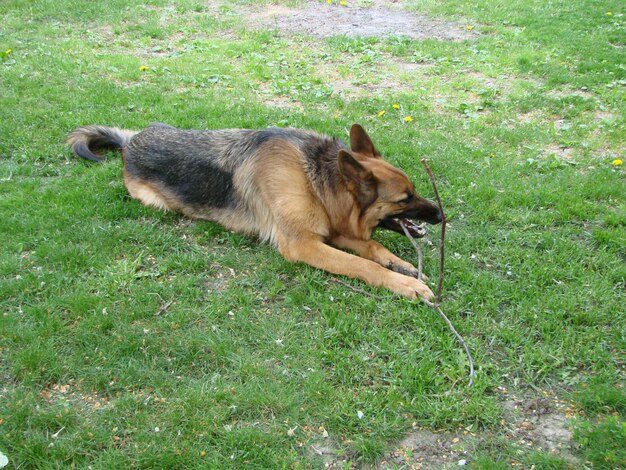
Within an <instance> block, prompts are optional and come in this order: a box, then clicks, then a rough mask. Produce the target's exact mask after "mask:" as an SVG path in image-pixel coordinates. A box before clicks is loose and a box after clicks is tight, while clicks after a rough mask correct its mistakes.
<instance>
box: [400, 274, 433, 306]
mask: <svg viewBox="0 0 626 470" xmlns="http://www.w3.org/2000/svg"><path fill="white" fill-rule="evenodd" d="M388 287H389V288H390V289H391V290H392V291H394V292H396V293H397V294H400V295H402V296H404V297H408V298H409V299H417V298H418V297H422V298H424V299H426V300H429V301H432V300H433V299H434V298H435V294H433V291H431V290H430V288H429V287H428V286H427V285H426V284H425V283H424V282H423V281H420V280H419V279H416V278H414V277H409V276H405V275H403V274H394V276H393V284H392V285H391V286H388Z"/></svg>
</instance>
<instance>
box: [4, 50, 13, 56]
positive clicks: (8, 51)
mask: <svg viewBox="0 0 626 470" xmlns="http://www.w3.org/2000/svg"><path fill="white" fill-rule="evenodd" d="M11 52H13V50H12V49H7V50H6V51H4V53H5V54H6V55H9V54H10V53H11Z"/></svg>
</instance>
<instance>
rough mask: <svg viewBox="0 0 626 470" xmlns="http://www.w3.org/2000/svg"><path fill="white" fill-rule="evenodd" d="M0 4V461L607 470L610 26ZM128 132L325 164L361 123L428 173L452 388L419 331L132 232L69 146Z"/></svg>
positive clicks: (615, 173)
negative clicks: (301, 146) (276, 151)
mask: <svg viewBox="0 0 626 470" xmlns="http://www.w3.org/2000/svg"><path fill="white" fill-rule="evenodd" d="M343 3H345V5H344V4H343ZM6 5H7V6H8V8H0V21H1V22H2V24H3V28H1V29H0V89H2V93H0V135H2V136H3V138H1V139H0V193H1V194H2V196H1V197H0V309H1V314H0V462H1V461H3V460H2V456H6V457H7V458H8V459H9V465H14V466H15V467H19V468H37V467H39V468H47V467H50V466H56V467H59V468H88V467H90V468H93V469H108V468H119V467H123V466H126V467H129V468H139V467H143V468H157V467H159V468H245V467H255V468H323V467H324V466H326V467H331V468H364V469H369V468H389V469H391V468H407V469H408V468H457V467H459V466H461V467H464V466H465V467H470V468H495V469H500V468H515V467H519V468H529V469H531V468H536V469H539V468H558V469H568V468H611V469H612V468H620V467H624V466H625V462H626V455H625V453H624V452H625V451H624V450H623V444H622V442H623V441H624V440H625V439H626V428H625V427H624V416H625V413H626V394H625V393H624V386H625V384H624V371H625V364H624V355H623V351H624V342H623V331H624V330H625V328H626V325H625V323H624V322H625V318H624V316H623V315H620V312H622V311H623V298H624V297H623V295H624V276H625V273H624V253H625V252H626V251H625V250H626V247H625V246H624V237H623V233H624V228H625V227H626V219H625V217H624V214H626V211H625V210H624V198H623V194H624V164H623V160H625V158H624V155H625V154H626V147H625V142H626V139H624V119H625V116H626V112H625V109H624V102H625V101H624V92H625V87H626V73H625V71H624V68H623V60H621V59H622V55H623V47H624V45H626V37H625V36H624V31H626V29H625V28H624V11H623V5H622V3H621V2H619V1H617V0H608V1H607V2H588V1H586V0H567V1H565V0H556V1H554V2H527V1H523V0H510V1H506V2H504V1H503V2H494V1H488V0H478V1H475V2H466V1H463V0H448V1H446V2H439V1H436V0H420V1H415V0H398V1H380V0H371V1H368V0H355V1H351V0H348V1H347V2H339V1H337V0H332V1H331V2H330V4H329V3H328V2H327V1H325V0H324V1H323V0H319V1H305V0H285V1H271V2H270V1H268V0H237V1H232V2H225V1H224V2H213V1H211V2H208V1H203V0H177V1H170V0H148V1H139V0H107V1H103V2H72V1H71V0H57V1H55V2H50V1H45V0H34V1H32V2H22V1H19V0H9V2H8V3H6ZM3 6H4V4H3ZM150 122H167V123H169V124H171V125H175V126H177V127H181V128H195V129H213V128H228V127H245V128H259V127H267V126H279V127H281V126H283V127H284V126H290V127H300V128H306V129H313V130H315V131H318V132H321V133H326V134H328V135H331V136H335V137H338V138H344V139H345V138H346V136H347V130H348V129H349V127H350V126H351V125H352V123H354V122H359V123H361V124H362V125H363V126H364V127H365V128H366V130H367V131H368V132H369V133H370V135H371V136H372V138H373V139H374V142H375V143H376V144H377V147H378V149H379V150H380V151H381V152H382V155H383V157H384V158H385V159H387V160H388V161H390V162H391V163H392V164H394V165H396V166H398V167H400V168H402V169H403V170H404V171H405V172H406V173H407V174H408V175H409V176H410V178H411V179H412V180H413V181H414V183H415V185H416V188H417V189H418V192H420V193H421V194H423V195H425V196H426V197H432V196H433V194H432V188H431V186H430V184H429V182H428V179H427V177H426V175H425V174H424V171H423V168H422V166H421V164H420V160H421V159H422V158H426V159H428V161H429V164H430V166H431V168H432V169H433V171H434V173H435V176H436V179H437V181H438V186H439V191H440V194H441V196H442V199H443V204H444V207H445V208H446V213H447V214H448V216H449V218H450V222H449V225H448V230H447V237H446V238H447V239H446V253H447V257H446V269H445V281H444V294H443V307H444V310H445V311H446V313H447V315H448V316H449V317H450V318H451V320H452V322H453V323H454V324H455V326H456V328H457V329H458V330H459V332H460V333H461V334H462V335H463V337H464V338H465V341H466V342H467V344H468V346H469V347H470V349H471V351H472V353H473V355H474V362H475V365H476V377H475V381H474V385H473V386H472V387H468V386H467V380H468V363H467V359H466V356H465V354H464V352H463V350H462V348H460V346H459V344H458V343H457V342H456V340H455V338H454V336H453V335H452V334H451V333H450V331H449V330H448V329H447V327H446V325H445V324H444V322H443V321H442V319H441V318H440V317H439V316H438V315H437V314H436V313H435V312H434V311H433V310H432V309H430V308H427V307H426V306H424V305H421V304H417V303H411V302H408V301H406V300H403V299H400V298H397V297H394V296H391V295H389V293H387V292H384V291H383V290H382V289H370V288H368V287H367V286H364V285H362V284H361V283H358V282H356V281H350V280H349V279H342V281H343V282H348V283H349V285H350V286H351V287H352V288H348V287H346V286H345V285H344V284H340V283H336V282H334V281H333V279H332V276H329V275H328V274H327V273H323V272H320V271H318V270H315V269H312V268H310V267H308V266H303V265H299V264H290V263H288V262H286V261H284V260H283V259H282V258H281V257H280V255H279V254H278V253H276V251H275V250H274V249H273V248H272V247H270V246H268V245H266V244H263V243H259V242H258V240H255V239H252V238H248V237H243V236H241V235H238V234H234V233H230V232H228V231H226V230H224V229H223V228H221V227H219V226H217V225H216V224H212V223H209V222H198V221H189V220H185V219H184V218H182V217H180V216H178V215H176V214H172V213H162V212H159V211H156V210H152V209H149V208H145V207H142V206H141V205H140V204H138V203H137V202H136V201H134V200H132V199H131V198H130V197H129V196H128V194H127V192H126V190H125V188H124V185H123V183H122V178H121V172H122V165H121V162H120V159H119V156H118V155H117V154H115V153H111V154H109V155H107V158H106V160H105V161H104V162H103V163H101V164H97V165H96V164H91V163H90V162H84V161H82V160H78V159H76V158H75V157H74V156H72V154H71V152H70V151H69V150H68V149H67V147H66V145H65V144H64V139H65V137H66V135H67V134H68V133H69V132H70V131H71V130H72V129H74V128H76V127H77V126H80V125H86V124H101V125H110V126H118V127H122V128H128V129H136V130H139V129H141V128H143V127H145V126H147V125H148V124H149V123H150ZM438 235H439V229H438V228H437V227H429V229H428V233H427V236H426V237H425V238H424V239H422V243H423V249H424V252H425V256H424V263H425V270H426V272H427V273H428V274H429V276H430V278H431V283H433V280H436V278H437V274H438V239H439V237H438ZM375 237H376V239H377V240H379V241H380V242H381V243H383V244H384V245H385V246H388V247H389V248H390V249H391V250H392V251H393V252H394V253H397V254H398V255H399V256H401V257H402V258H404V259H406V260H408V261H411V260H412V259H413V258H414V252H413V250H412V247H411V245H410V244H409V243H408V242H407V240H406V239H404V238H403V237H401V236H399V235H397V234H391V233H385V232H382V231H381V232H377V233H376V234H375ZM358 289H360V290H358ZM363 292H365V293H363ZM371 294H374V295H376V296H377V297H371V296H370V295H371Z"/></svg>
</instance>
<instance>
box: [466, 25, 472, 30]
mask: <svg viewBox="0 0 626 470" xmlns="http://www.w3.org/2000/svg"><path fill="white" fill-rule="evenodd" d="M466 28H467V30H468V31H471V30H473V29H474V27H473V26H472V25H471V24H468V25H467V26H466Z"/></svg>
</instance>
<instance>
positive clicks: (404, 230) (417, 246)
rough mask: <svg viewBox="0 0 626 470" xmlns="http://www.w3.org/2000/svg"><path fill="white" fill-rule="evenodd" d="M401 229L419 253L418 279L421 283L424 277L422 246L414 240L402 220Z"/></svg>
mask: <svg viewBox="0 0 626 470" xmlns="http://www.w3.org/2000/svg"><path fill="white" fill-rule="evenodd" d="M400 227H402V231H403V232H404V234H405V235H406V237H407V238H408V239H409V240H410V242H411V245H413V248H415V251H417V279H419V280H420V281H421V280H422V278H423V275H422V258H423V256H422V249H421V248H420V246H419V245H418V244H417V242H416V241H415V238H413V237H412V236H411V234H410V233H409V229H408V228H406V226H405V225H404V222H402V220H400Z"/></svg>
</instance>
